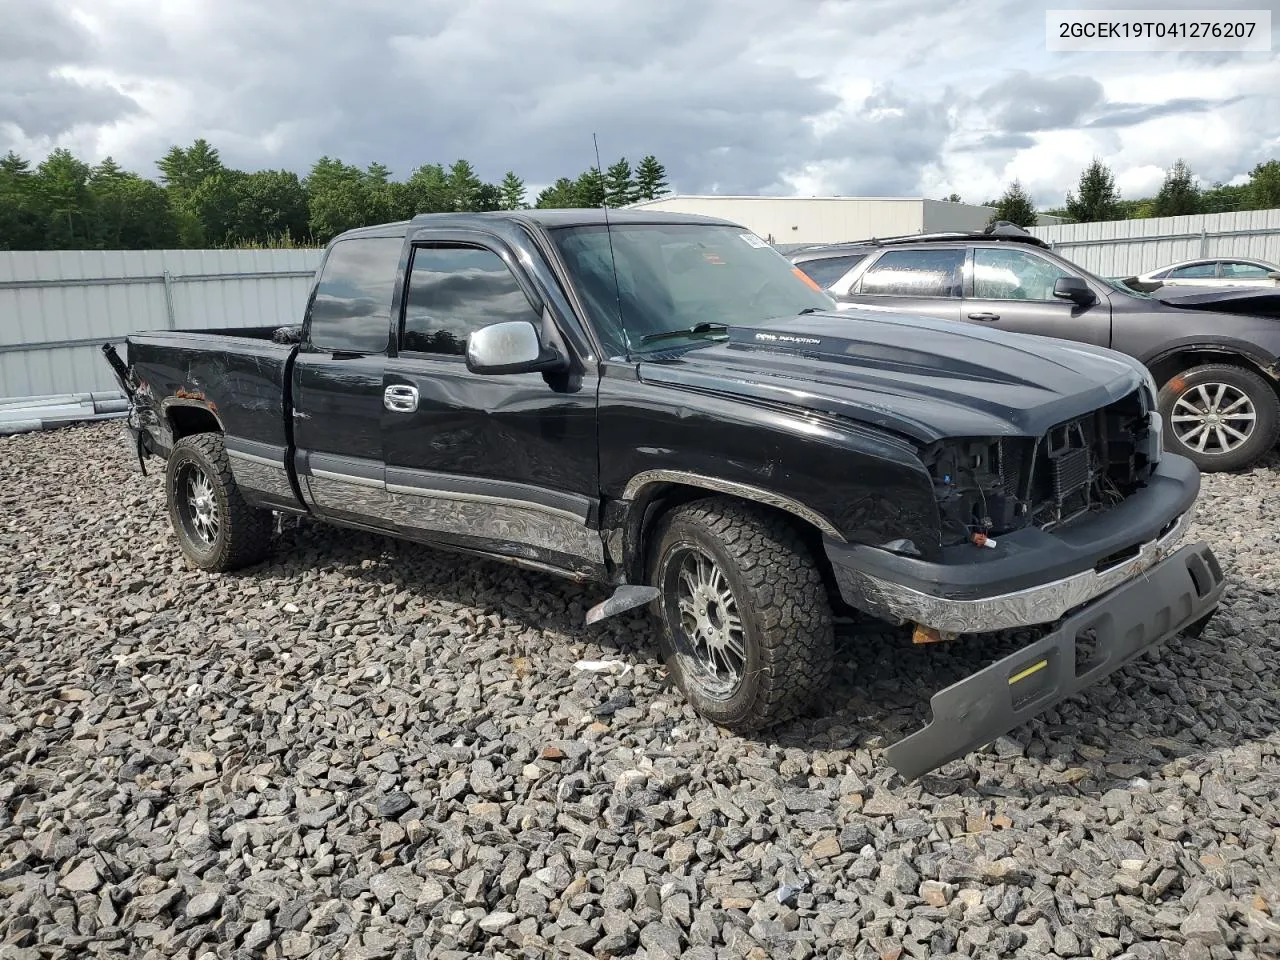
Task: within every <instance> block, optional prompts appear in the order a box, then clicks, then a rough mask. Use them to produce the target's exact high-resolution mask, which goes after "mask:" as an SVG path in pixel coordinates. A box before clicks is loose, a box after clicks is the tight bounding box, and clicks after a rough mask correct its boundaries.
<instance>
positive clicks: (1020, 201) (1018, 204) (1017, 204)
mask: <svg viewBox="0 0 1280 960" xmlns="http://www.w3.org/2000/svg"><path fill="white" fill-rule="evenodd" d="M992 206H994V207H995V208H996V212H995V213H993V214H992V215H991V220H990V221H989V222H990V223H995V222H996V221H997V220H1008V221H1009V222H1010V223H1016V224H1017V225H1018V226H1020V227H1031V226H1035V222H1036V208H1035V204H1033V203H1032V202H1031V196H1030V194H1028V193H1027V191H1026V190H1024V189H1023V188H1022V182H1021V181H1020V180H1015V181H1013V183H1011V184H1009V187H1008V189H1007V190H1005V192H1004V193H1003V194H1002V195H1001V197H1000V199H999V200H997V201H996V202H995V203H994V204H992Z"/></svg>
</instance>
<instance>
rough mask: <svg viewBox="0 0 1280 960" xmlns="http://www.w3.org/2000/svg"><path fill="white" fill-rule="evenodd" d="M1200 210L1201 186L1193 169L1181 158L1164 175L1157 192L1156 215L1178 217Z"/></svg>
mask: <svg viewBox="0 0 1280 960" xmlns="http://www.w3.org/2000/svg"><path fill="white" fill-rule="evenodd" d="M1199 212H1200V188H1199V187H1198V186H1197V185H1196V180H1195V176H1194V175H1193V174H1192V173H1191V169H1190V168H1189V167H1188V166H1187V165H1186V163H1184V162H1183V161H1182V159H1181V158H1179V159H1178V160H1176V161H1174V164H1173V166H1172V167H1170V168H1169V170H1168V171H1167V172H1166V173H1165V175H1164V183H1162V184H1161V185H1160V192H1159V193H1157V194H1156V201H1155V215H1156V216H1157V217H1178V216H1182V215H1183V214H1188V213H1199Z"/></svg>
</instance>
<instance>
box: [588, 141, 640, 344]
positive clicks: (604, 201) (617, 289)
mask: <svg viewBox="0 0 1280 960" xmlns="http://www.w3.org/2000/svg"><path fill="white" fill-rule="evenodd" d="M591 145H592V146H593V147H595V150H596V176H598V177H599V178H600V207H601V209H602V210H603V212H604V234H605V236H606V237H608V238H609V264H610V266H611V267H612V268H613V295H614V297H615V298H616V302H617V306H618V325H619V326H620V327H621V328H622V340H623V342H624V343H625V344H626V345H627V359H628V360H630V359H631V338H630V337H629V336H627V322H626V320H625V319H624V318H623V316H622V284H620V283H619V282H618V257H617V255H616V254H615V253H614V252H613V228H612V226H611V225H610V224H609V198H608V196H606V195H605V189H604V168H603V167H602V166H601V165H600V141H599V140H597V139H596V135H595V132H594V131H593V132H592V134H591Z"/></svg>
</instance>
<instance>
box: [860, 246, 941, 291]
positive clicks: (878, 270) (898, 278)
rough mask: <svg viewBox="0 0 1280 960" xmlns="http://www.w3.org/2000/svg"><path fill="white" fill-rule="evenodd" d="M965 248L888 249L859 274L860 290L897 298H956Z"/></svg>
mask: <svg viewBox="0 0 1280 960" xmlns="http://www.w3.org/2000/svg"><path fill="white" fill-rule="evenodd" d="M963 268H964V250H963V249H954V250H890V251H888V252H887V253H885V254H883V255H882V256H881V257H880V259H879V260H877V261H876V262H875V263H873V264H872V265H871V267H870V269H868V270H867V272H866V273H864V274H863V275H862V283H861V286H860V288H859V292H860V293H863V294H869V295H882V296H897V297H959V296H960V287H961V277H962V275H963Z"/></svg>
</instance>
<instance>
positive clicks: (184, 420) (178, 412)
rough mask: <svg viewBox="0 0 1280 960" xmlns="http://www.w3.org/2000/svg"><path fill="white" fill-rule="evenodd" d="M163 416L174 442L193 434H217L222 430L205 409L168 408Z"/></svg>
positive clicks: (215, 419) (211, 413) (215, 418)
mask: <svg viewBox="0 0 1280 960" xmlns="http://www.w3.org/2000/svg"><path fill="white" fill-rule="evenodd" d="M165 416H166V418H167V419H168V421H169V430H170V432H171V433H172V434H173V439H174V440H175V441H176V440H181V439H182V438H183V437H189V436H191V435H192V434H195V433H218V432H219V431H221V430H222V424H220V423H218V418H217V417H215V416H214V415H213V412H212V411H211V410H208V409H206V408H205V407H170V408H169V410H168V411H167V412H166V414H165Z"/></svg>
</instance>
